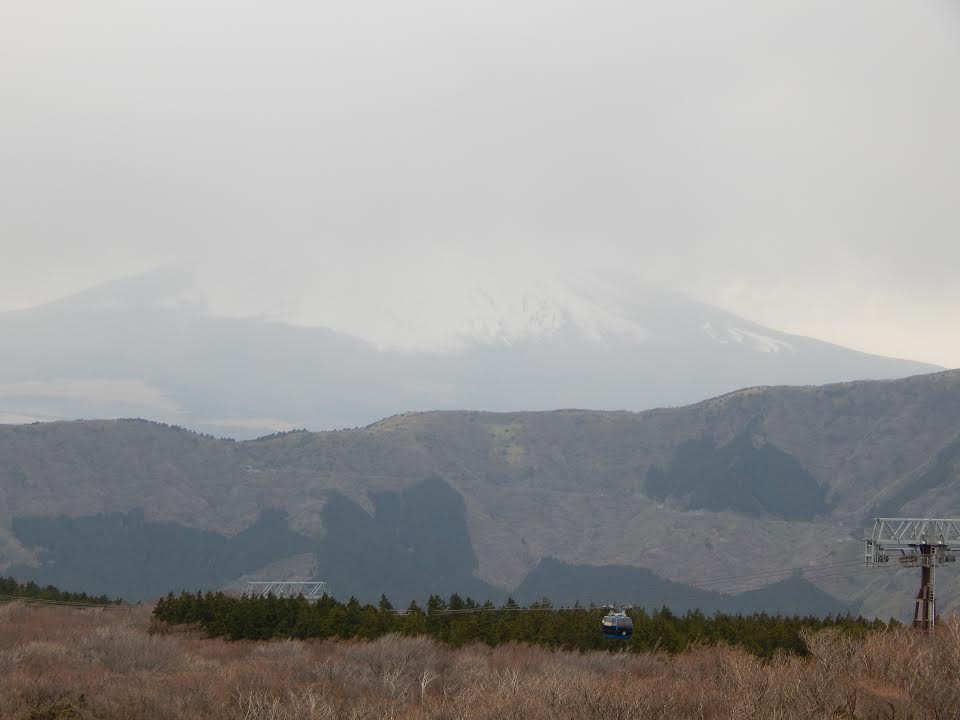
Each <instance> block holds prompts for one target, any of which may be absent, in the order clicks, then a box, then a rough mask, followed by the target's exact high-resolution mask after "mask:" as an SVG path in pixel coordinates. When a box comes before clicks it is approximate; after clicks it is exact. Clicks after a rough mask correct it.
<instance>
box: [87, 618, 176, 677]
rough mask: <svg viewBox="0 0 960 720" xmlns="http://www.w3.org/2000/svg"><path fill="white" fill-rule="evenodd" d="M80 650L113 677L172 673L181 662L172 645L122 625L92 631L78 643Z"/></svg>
mask: <svg viewBox="0 0 960 720" xmlns="http://www.w3.org/2000/svg"><path fill="white" fill-rule="evenodd" d="M80 649H81V650H82V651H85V652H87V653H90V655H92V656H93V657H95V658H96V659H97V660H98V661H99V663H100V664H102V665H103V666H104V667H106V668H107V669H108V670H110V671H112V672H117V673H125V672H138V671H154V672H168V671H171V670H174V669H176V667H177V665H178V663H179V661H180V660H181V659H182V657H181V650H180V648H179V647H178V646H177V643H176V642H175V641H172V640H168V639H161V638H159V637H155V636H152V635H149V634H148V633H147V632H146V631H145V630H137V629H134V628H130V627H124V626H122V625H120V626H110V625H104V626H100V627H97V628H95V629H94V630H93V631H92V632H91V633H90V634H89V635H87V636H86V637H85V638H84V639H83V640H82V641H81V643H80Z"/></svg>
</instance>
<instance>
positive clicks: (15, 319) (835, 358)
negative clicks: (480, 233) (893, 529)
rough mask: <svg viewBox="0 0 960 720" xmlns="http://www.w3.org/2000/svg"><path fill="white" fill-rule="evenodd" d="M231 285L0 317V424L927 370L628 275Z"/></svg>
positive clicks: (393, 408)
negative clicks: (266, 289) (267, 288)
mask: <svg viewBox="0 0 960 720" xmlns="http://www.w3.org/2000/svg"><path fill="white" fill-rule="evenodd" d="M245 277H246V276H245ZM245 282H247V283H248V285H247V286H237V285H229V284H228V283H226V282H225V281H224V278H223V277H221V279H220V282H217V281H212V282H210V283H208V284H203V283H199V282H195V281H193V280H191V279H190V278H189V276H185V275H183V274H180V273H175V272H156V273H151V274H147V275H142V276H136V277H131V278H125V279H122V280H118V281H114V282H111V283H107V284H104V285H101V286H97V287H94V288H92V289H89V290H87V291H84V292H81V293H79V294H76V295H72V296H69V297H66V298H62V299H60V300H56V301H54V302H50V303H47V304H44V305H40V306H36V307H33V308H28V309H24V310H17V311H10V312H5V313H0V337H3V338H4V352H3V360H2V362H0V422H30V421H34V420H53V419H74V418H98V417H117V416H123V417H132V416H139V417H147V418H151V419H155V420H159V421H162V422H167V423H170V424H176V425H181V426H185V427H189V428H192V429H197V430H201V431H204V432H209V433H211V434H215V435H219V436H229V437H236V438H238V439H243V438H249V437H254V436H257V435H261V434H266V433H270V432H275V431H282V430H288V429H292V428H295V427H305V428H309V429H314V430H320V429H335V428H342V427H354V426H359V425H366V424H368V423H371V422H373V421H375V420H377V419H379V418H382V417H384V416H388V415H393V414H397V413H402V412H406V411H417V410H427V409H464V408H469V409H473V410H491V411H505V410H546V409H554V408H564V407H581V408H590V409H605V410H620V409H623V410H642V409H647V408H652V407H660V406H676V405H681V404H685V403H690V402H693V401H696V400H700V399H703V398H706V397H710V396H714V395H719V394H722V393H725V392H729V391H732V390H736V389H738V388H743V387H748V386H756V385H813V384H824V383H831V382H841V381H847V380H860V379H888V378H896V377H904V376H909V375H916V374H922V373H927V372H933V371H936V370H938V369H939V368H937V367H936V366H933V365H928V364H924V363H919V362H914V361H910V360H901V359H894V358H887V357H881V356H876V355H870V354H867V353H862V352H857V351H854V350H850V349H846V348H843V347H840V346H837V345H833V344H830V343H826V342H822V341H819V340H815V339H812V338H807V337H801V336H796V335H790V334H787V333H782V332H779V331H776V330H772V329H769V328H766V327H763V326H760V325H757V324H756V323H753V322H751V321H749V320H747V319H744V318H741V317H738V316H736V315H734V314H732V313H729V312H726V311H724V310H722V309H719V308H717V307H713V306H710V305H707V304H704V303H701V302H698V301H696V300H693V299H691V298H689V297H685V296H682V295H679V294H676V293H672V292H667V291H663V290H659V289H656V288H653V287H649V286H645V285H642V284H639V283H636V282H633V281H630V280H629V279H618V280H616V281H611V280H610V278H609V277H606V278H602V279H598V278H587V279H578V280H576V281H562V280H551V281H534V280H531V279H528V278H524V277H523V276H519V275H518V276H514V277H508V276H504V275H503V274H490V273H486V274H479V273H478V274H477V275H476V276H475V277H463V276H462V275H461V276H453V275H443V276H442V277H437V276H430V275H427V274H422V275H421V276H417V275H416V274H415V273H414V274H411V273H409V272H404V273H400V272H397V273H394V274H390V273H387V272H384V273H383V274H382V276H381V277H379V278H377V279H376V281H375V283H372V284H370V285H369V286H368V287H366V288H364V287H360V286H357V285H356V284H354V283H353V281H352V279H351V278H350V277H349V276H348V275H347V274H343V273H339V274H338V273H337V272H336V268H332V269H328V271H327V272H326V273H325V275H324V277H322V278H315V280H314V282H312V283H309V284H306V285H304V284H299V285H298V287H296V288H293V289H291V290H290V291H289V292H288V294H286V295H284V294H283V293H280V294H279V295H276V294H274V295H271V296H270V297H269V298H266V297H264V293H263V291H262V290H259V289H258V288H257V287H255V286H253V285H249V283H250V282H252V281H251V280H246V279H245ZM274 286H277V285H275V284H274ZM279 286H281V287H282V286H283V285H282V284H281V285H279ZM304 287H306V290H304Z"/></svg>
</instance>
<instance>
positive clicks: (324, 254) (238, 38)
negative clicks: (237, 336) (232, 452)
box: [0, 0, 960, 366]
mask: <svg viewBox="0 0 960 720" xmlns="http://www.w3.org/2000/svg"><path fill="white" fill-rule="evenodd" d="M958 128H960V2H957V0H913V1H908V0H782V1H781V0H728V1H727V2H717V1H716V0H662V1H660V2H646V1H644V0H623V1H616V0H591V1H590V2H586V1H585V0H581V1H579V2H571V1H570V0H552V1H551V2H544V1H543V0H540V1H539V2H534V1H533V0H509V2H508V1H506V0H483V1H480V0H470V1H469V2H462V1H458V0H436V1H435V2H431V1H427V0H389V1H387V0H350V1H349V2H347V1H345V0H344V1H343V2H336V3H331V2H322V1H318V0H310V1H307V0H302V1H294V0H271V1H270V2H266V0H260V1H259V2H252V1H251V0H229V1H227V0H216V1H213V0H149V1H143V0H88V1H87V2H76V0H4V1H3V2H2V3H0V250H2V256H0V309H12V308H18V307H25V306H29V305H31V304H35V303H39V302H42V301H44V300H48V299H51V298H54V297H57V296H60V295H64V294H67V293H69V292H72V291H75V290H78V289H81V288H83V287H86V286H89V285H92V284H95V283H97V282H101V281H104V280H108V279H111V278H114V277H118V276H121V275H124V274H128V273H132V272H139V271H143V270H148V269H150V268H153V267H157V266H161V265H171V264H173V265H179V266H190V267H192V268H194V269H196V270H197V272H198V273H199V275H200V276H201V277H205V276H207V275H208V276H209V278H210V286H211V287H219V286H222V285H223V284H224V283H225V282H229V279H230V278H231V277H234V278H241V279H242V280H243V282H242V283H240V284H241V285H243V286H244V287H249V286H250V278H251V277H253V276H254V275H253V273H254V269H255V268H263V267H265V266H267V265H268V266H269V267H270V269H271V270H270V272H268V273H264V274H263V276H262V278H263V280H262V285H261V286H259V287H258V288H257V291H258V292H259V294H260V296H261V297H262V298H263V308H262V310H263V311H264V312H269V310H270V307H271V305H272V302H271V297H273V296H274V295H276V294H279V293H289V292H291V288H296V287H307V286H308V285H310V283H312V282H316V278H317V277H319V276H321V275H322V273H320V269H321V268H322V269H323V270H324V271H325V272H327V273H329V272H336V273H337V274H338V275H340V276H341V277H349V278H354V277H355V278H356V279H357V285H358V287H361V286H364V283H366V285H375V283H374V282H373V281H372V280H371V279H372V278H377V277H380V276H382V274H383V273H385V272H386V273H394V272H396V273H402V272H404V268H408V267H415V268H417V271H418V272H419V273H421V274H422V273H424V272H426V273H430V272H433V271H435V272H436V273H444V274H446V275H449V274H451V273H453V274H455V273H456V267H457V264H458V263H463V264H467V263H470V262H471V260H472V259H473V258H476V257H482V258H484V260H485V261H486V262H487V263H492V266H493V267H496V264H497V263H502V264H503V265H505V266H509V267H510V268H511V271H512V272H514V273H516V272H520V273H529V275H530V276H531V277H534V276H537V275H542V276H554V275H562V274H563V273H566V272H569V271H571V270H572V269H577V268H582V267H584V266H590V267H595V268H600V269H602V268H606V267H612V268H617V269H618V270H619V271H621V272H622V271H629V272H632V273H634V274H636V275H637V276H638V277H641V278H645V279H647V280H652V281H655V282H657V283H659V284H661V285H666V286H669V287H673V288H676V289H678V290H681V291H683V292H686V293H689V294H691V295H694V296H696V297H698V298H700V299H702V300H706V301H708V302H712V303H715V304H718V305H721V306H723V307H725V308H727V309H729V310H732V311H734V312H737V313H739V314H741V315H744V316H746V317H748V318H750V319H752V320H755V321H758V322H761V323H764V324H766V325H770V326H772V327H775V328H778V329H781V330H787V331H791V332H798V333H801V334H807V335H812V336H816V337H820V338H822V339H826V340H831V341H834V342H837V343H840V344H843V345H847V346H851V347H855V348H858V349H863V350H868V351H873V352H878V353H883V354H889V355H897V356H903V357H911V358H914V359H918V360H926V361H930V362H936V363H939V364H943V365H949V366H960V332H958V330H957V326H958V318H957V316H958V314H960V283H958V275H960V130H958ZM439 258H442V261H441V260H439ZM221 264H222V265H221ZM373 265H378V266H379V269H376V270H372V269H371V266H373ZM224 268H227V269H228V270H227V271H225V270H224ZM434 268H435V270H434ZM258 277H259V276H258ZM366 291H372V292H375V291H376V290H375V288H369V287H368V288H366ZM233 296H236V293H234V295H233ZM230 297H231V294H230V293H228V292H224V293H223V294H222V295H221V299H220V303H221V305H222V304H223V303H224V302H228V301H225V300H223V298H230ZM248 299H249V298H248ZM229 309H230V308H227V310H228V311H229Z"/></svg>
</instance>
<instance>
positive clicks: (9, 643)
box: [0, 606, 960, 720]
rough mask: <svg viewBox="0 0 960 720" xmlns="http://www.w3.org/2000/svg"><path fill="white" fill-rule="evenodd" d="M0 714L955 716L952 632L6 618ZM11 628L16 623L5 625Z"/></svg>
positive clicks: (345, 718)
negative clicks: (711, 637) (254, 625)
mask: <svg viewBox="0 0 960 720" xmlns="http://www.w3.org/2000/svg"><path fill="white" fill-rule="evenodd" d="M0 610H3V611H4V614H5V617H6V619H7V622H5V623H0V717H2V718H4V720H6V718H10V719H11V720H27V719H28V718H29V719H31V720H41V719H46V720H53V719H60V720H65V719H66V718H70V719H72V720H93V719H96V720H120V719H121V718H122V719H123V720H201V719H202V720H208V719H212V720H221V719H228V720H286V719H287V718H290V719H291V720H292V719H293V718H296V719H297V720H349V719H351V718H354V719H356V720H360V719H361V718H363V719H366V720H379V719H380V718H385V719H387V720H494V719H496V720H511V719H515V720H582V719H584V718H588V719H591V718H592V719H595V720H607V719H615V720H694V719H695V720H731V719H734V720H748V719H750V720H809V719H811V718H813V719H821V718H823V719H825V718H846V719H847V720H881V719H883V718H890V719H901V718H902V719H903V720H906V719H907V718H912V719H913V720H927V719H929V720H947V719H948V718H949V719H951V720H953V719H954V718H958V717H960V624H958V623H957V622H955V621H953V620H949V621H944V622H943V623H942V624H941V625H940V627H939V628H938V631H937V633H935V634H934V635H933V636H925V635H921V634H918V633H915V632H913V631H912V630H910V629H908V628H901V629H897V630H892V631H889V632H879V633H876V634H873V635H870V636H869V637H867V638H865V639H862V640H859V639H853V638H850V637H848V636H844V635H842V634H839V633H836V632H832V631H825V632H821V633H817V634H811V635H809V636H807V637H806V642H807V645H808V647H809V648H810V651H811V655H810V656H809V657H795V656H787V655H782V656H778V657H775V658H773V659H772V660H760V659H757V658H756V657H754V656H752V655H750V654H748V653H747V652H745V651H743V650H742V649H736V648H729V647H722V646H719V647H718V646H694V647H692V648H690V649H689V650H687V651H686V652H684V653H681V654H679V655H673V656H671V655H667V654H664V653H655V654H644V655H633V654H629V653H609V652H589V653H570V652H561V651H556V650H549V649H546V648H542V647H532V646H526V645H503V646H500V647H496V648H490V647H487V646H484V645H470V646H465V647H461V648H459V649H457V650H452V649H450V648H448V647H445V646H442V645H439V644H437V643H436V642H434V641H432V640H430V639H427V638H409V637H401V636H396V635H392V636H386V637H382V638H380V639H379V640H376V641H372V642H360V641H346V642H344V641H338V640H327V641H319V640H318V641H291V640H284V641H275V642H264V643H256V642H250V641H243V642H227V641H223V640H211V639H205V638H201V637H200V636H199V635H197V634H195V633H170V634H163V633H154V634H150V632H149V631H150V619H149V615H148V614H147V613H143V612H138V613H119V612H117V613H108V612H101V613H88V612H86V611H76V610H74V609H64V608H23V607H16V606H6V607H4V608H0ZM10 618H15V619H16V622H15V623H11V622H10Z"/></svg>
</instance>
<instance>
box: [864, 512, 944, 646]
mask: <svg viewBox="0 0 960 720" xmlns="http://www.w3.org/2000/svg"><path fill="white" fill-rule="evenodd" d="M958 551H960V520H937V519H932V518H877V519H876V521H875V522H874V524H873V531H872V532H871V534H870V536H869V537H868V538H867V539H866V542H865V546H864V555H863V559H864V563H866V565H867V566H876V565H885V564H887V563H889V562H890V555H891V554H896V555H897V560H898V561H899V566H900V567H919V568H920V590H919V591H918V592H917V598H916V604H915V606H914V610H913V626H914V627H915V628H918V629H920V630H925V631H932V630H933V628H934V626H935V625H936V622H937V605H936V592H935V575H936V568H937V565H942V564H944V563H953V562H956V561H957V556H956V555H955V554H954V553H956V552H958Z"/></svg>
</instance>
